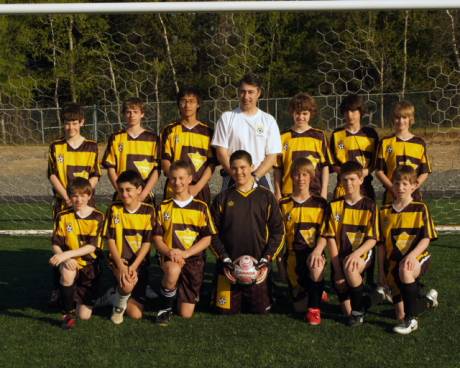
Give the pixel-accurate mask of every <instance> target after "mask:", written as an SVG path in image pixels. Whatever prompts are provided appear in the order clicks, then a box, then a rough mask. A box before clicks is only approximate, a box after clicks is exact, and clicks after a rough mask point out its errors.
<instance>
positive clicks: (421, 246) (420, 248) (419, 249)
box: [404, 238, 430, 258]
mask: <svg viewBox="0 0 460 368" xmlns="http://www.w3.org/2000/svg"><path fill="white" fill-rule="evenodd" d="M429 245H430V238H423V239H422V240H420V241H419V242H418V244H417V245H416V246H415V248H414V249H412V250H411V251H410V252H409V253H407V254H406V255H405V257H404V258H406V257H407V256H409V255H410V256H412V257H414V258H417V257H418V256H419V255H420V254H422V253H423V252H424V251H425V250H426V249H427V248H428V246H429Z"/></svg>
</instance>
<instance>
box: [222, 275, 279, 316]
mask: <svg viewBox="0 0 460 368" xmlns="http://www.w3.org/2000/svg"><path fill="white" fill-rule="evenodd" d="M215 305H216V307H217V310H218V312H219V313H221V314H237V313H240V312H242V311H243V312H249V313H255V314H266V313H268V312H269V311H270V308H271V305H272V298H271V293H270V287H269V283H268V277H267V279H266V280H265V281H264V282H262V283H261V284H258V285H255V284H254V285H239V284H234V285H232V284H231V283H230V281H229V280H228V279H227V278H226V277H225V275H224V274H223V272H222V271H221V272H219V274H218V275H217V290H216V300H215Z"/></svg>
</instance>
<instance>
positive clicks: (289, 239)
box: [280, 157, 327, 325]
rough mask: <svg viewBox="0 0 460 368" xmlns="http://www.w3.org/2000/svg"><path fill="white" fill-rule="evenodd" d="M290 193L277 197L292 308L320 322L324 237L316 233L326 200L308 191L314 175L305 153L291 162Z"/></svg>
mask: <svg viewBox="0 0 460 368" xmlns="http://www.w3.org/2000/svg"><path fill="white" fill-rule="evenodd" d="M291 177H292V181H293V185H294V189H293V193H292V194H291V195H290V196H289V197H284V198H282V199H281V201H280V208H281V213H282V215H283V219H284V225H285V228H286V246H287V249H286V255H285V262H286V269H287V275H288V281H289V286H290V289H291V293H292V297H293V301H294V309H295V310H296V311H298V312H303V313H305V309H304V308H305V306H304V304H305V301H304V299H305V298H306V297H308V309H307V313H306V315H305V318H306V320H307V321H308V323H309V324H311V325H319V324H320V323H321V312H320V302H321V295H322V293H323V290H324V277H323V274H324V268H325V264H326V259H325V257H324V254H323V253H324V249H325V248H326V239H325V238H323V237H321V236H320V230H321V226H322V224H323V220H324V215H325V210H326V208H327V201H326V200H325V199H324V198H322V197H319V196H316V195H312V194H311V193H310V190H309V188H310V182H311V181H312V180H313V178H314V177H315V170H314V166H313V164H312V163H311V162H310V160H308V159H307V158H305V157H299V158H297V159H296V160H295V161H294V163H293V164H292V171H291Z"/></svg>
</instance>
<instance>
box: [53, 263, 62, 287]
mask: <svg viewBox="0 0 460 368" xmlns="http://www.w3.org/2000/svg"><path fill="white" fill-rule="evenodd" d="M51 272H52V274H53V289H55V290H57V289H59V288H60V287H61V282H60V280H61V272H60V271H59V267H53V268H52V269H51Z"/></svg>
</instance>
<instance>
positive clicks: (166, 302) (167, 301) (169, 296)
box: [160, 286, 177, 309]
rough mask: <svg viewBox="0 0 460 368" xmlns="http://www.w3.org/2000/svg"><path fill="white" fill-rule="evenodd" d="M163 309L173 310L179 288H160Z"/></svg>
mask: <svg viewBox="0 0 460 368" xmlns="http://www.w3.org/2000/svg"><path fill="white" fill-rule="evenodd" d="M160 294H161V301H162V309H172V308H173V307H174V303H175V301H176V294H177V288H174V289H166V288H165V287H163V286H161V288H160Z"/></svg>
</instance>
